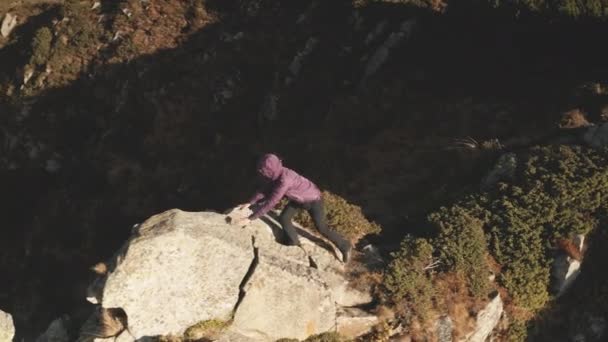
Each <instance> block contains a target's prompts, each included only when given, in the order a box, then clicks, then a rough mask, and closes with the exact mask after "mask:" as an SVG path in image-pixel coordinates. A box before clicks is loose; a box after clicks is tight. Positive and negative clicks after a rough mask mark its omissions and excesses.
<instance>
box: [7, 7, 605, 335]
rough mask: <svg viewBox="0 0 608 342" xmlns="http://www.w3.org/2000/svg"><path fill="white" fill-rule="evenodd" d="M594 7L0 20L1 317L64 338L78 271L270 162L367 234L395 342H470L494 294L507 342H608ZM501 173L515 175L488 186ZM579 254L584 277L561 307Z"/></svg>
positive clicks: (19, 13) (83, 305)
mask: <svg viewBox="0 0 608 342" xmlns="http://www.w3.org/2000/svg"><path fill="white" fill-rule="evenodd" d="M606 8H607V6H606V4H604V2H603V1H589V2H585V3H584V4H582V2H570V1H564V2H558V1H547V2H545V1H513V2H496V3H491V4H490V3H486V2H483V1H480V2H474V1H464V0H461V1H453V2H442V1H428V2H427V1H407V2H406V1H354V2H353V1H345V0H331V1H313V0H298V1H289V2H277V1H267V0H250V1H248V0H223V1H215V0H120V1H104V0H100V1H88V0H87V1H80V0H65V1H59V0H57V1H51V0H49V1H42V0H22V1H6V2H2V4H0V16H2V17H1V18H0V20H4V18H6V15H7V14H10V15H11V16H16V26H15V27H14V29H12V30H11V31H10V33H8V34H7V35H6V36H0V61H2V63H1V65H0V112H1V113H2V116H0V176H1V177H0V189H2V190H3V191H2V192H1V193H0V205H1V207H2V208H4V209H5V210H4V213H5V214H4V220H5V224H4V229H3V230H2V238H0V272H1V273H2V275H3V279H8V281H2V282H0V309H2V310H3V311H6V312H10V313H11V314H12V316H13V320H14V322H15V326H16V330H17V338H18V339H19V340H21V338H23V339H25V340H26V341H29V340H35V338H36V337H37V336H38V335H40V334H41V333H42V332H43V331H44V330H45V329H46V327H47V326H48V325H49V323H50V322H51V321H53V320H54V319H55V318H57V317H60V316H61V315H65V314H67V315H70V316H71V317H73V318H74V319H73V320H74V330H77V329H78V327H79V326H80V324H81V323H82V322H81V321H84V320H85V319H86V317H88V315H89V313H90V310H91V307H90V304H89V303H87V302H86V301H85V296H84V295H83V294H84V293H85V292H86V288H87V286H88V285H89V283H90V282H91V281H92V279H93V278H94V275H93V274H92V272H91V271H90V270H89V268H90V266H92V265H94V264H96V263H97V262H99V261H100V260H107V259H109V258H110V257H111V256H112V255H113V254H114V253H115V251H116V250H118V249H119V247H120V246H121V245H122V244H123V243H124V241H126V240H127V239H128V238H129V236H130V234H131V227H132V226H133V225H134V224H136V223H140V222H143V221H144V220H146V219H147V218H149V217H151V216H152V215H155V214H158V213H160V212H163V211H165V210H168V209H171V208H180V209H183V210H188V211H206V210H216V211H224V210H225V209H227V208H230V207H231V206H233V205H235V204H237V203H241V202H242V201H243V200H244V199H245V198H246V197H247V196H249V195H250V193H251V191H252V190H253V188H254V186H255V177H254V165H255V158H256V157H257V156H259V155H260V154H261V153H263V152H266V151H273V152H276V153H278V154H279V155H281V156H282V157H283V160H284V162H285V164H286V165H287V166H289V167H291V168H294V169H296V170H298V171H300V172H301V173H302V174H304V175H306V176H307V177H309V178H311V179H313V180H314V181H315V182H316V183H318V184H319V185H320V186H321V187H322V188H323V189H324V190H326V191H328V193H327V195H326V196H338V197H339V198H343V199H345V200H346V201H347V202H348V203H350V204H352V205H355V206H358V207H360V208H361V210H362V213H363V215H364V216H365V219H362V220H366V221H367V220H369V221H373V222H375V223H377V224H378V225H379V226H381V228H382V229H381V232H380V233H377V231H375V230H374V234H369V235H368V236H365V237H363V238H362V239H361V240H360V241H359V245H358V247H359V250H360V251H361V249H362V247H363V246H364V245H365V244H368V243H371V244H373V245H375V246H377V247H378V249H379V251H380V253H381V255H382V257H383V258H384V260H385V263H384V264H383V265H382V266H380V267H378V268H375V269H370V270H366V271H365V272H369V274H368V275H369V278H371V279H366V280H365V281H369V282H371V283H373V286H374V290H375V300H376V304H379V305H380V304H381V305H382V306H386V307H389V308H390V310H391V312H393V314H394V316H395V317H393V318H391V319H390V320H389V321H390V322H389V323H387V324H390V325H391V328H395V327H396V326H398V325H401V326H402V327H406V328H405V332H404V334H408V336H410V337H411V338H413V339H414V340H416V341H418V340H420V341H424V340H425V338H431V337H430V336H431V335H432V334H431V333H430V332H429V331H430V330H429V329H430V328H429V326H430V324H431V323H432V322H434V321H435V320H436V318H437V317H438V316H440V315H442V314H444V313H446V312H448V311H449V314H450V315H451V316H452V317H453V318H452V319H453V320H454V321H458V317H459V318H460V321H458V322H455V323H454V325H455V326H457V327H458V329H461V330H463V331H456V330H457V329H455V331H454V332H453V333H452V336H456V337H463V336H465V335H466V332H467V331H469V330H470V319H472V317H475V315H476V314H477V313H478V312H479V311H480V310H481V308H483V307H484V305H486V304H487V303H488V302H490V301H491V299H492V298H494V295H495V294H496V293H499V294H500V295H501V298H502V300H503V301H504V302H505V311H506V315H505V316H504V317H508V319H504V320H502V323H501V325H500V326H499V327H498V328H497V329H496V331H495V334H494V337H495V338H497V339H499V340H516V341H518V340H526V339H529V340H539V341H544V340H552V341H561V340H572V339H573V338H574V337H576V336H579V335H582V336H583V338H586V339H584V340H585V341H594V340H597V341H599V340H601V338H602V337H601V336H602V335H601V334H599V335H597V334H596V335H597V336H595V335H594V334H595V333H594V332H593V331H595V330H593V329H592V328H589V326H590V324H591V323H593V324H591V325H593V326H594V327H597V326H598V325H599V326H601V325H602V324H604V325H605V324H607V323H606V322H605V318H604V323H601V318H602V317H606V313H608V300H607V299H606V295H607V293H608V292H607V291H608V289H607V288H606V285H605V284H606V283H605V278H606V276H605V274H604V273H605V272H603V271H602V270H603V269H604V268H605V260H606V258H605V255H604V254H605V253H606V252H604V250H606V248H605V246H606V243H608V242H607V240H606V239H607V236H606V232H607V231H606V229H605V225H606V224H605V219H606V216H605V212H606V211H605V210H606V206H605V204H604V203H605V196H606V195H607V194H608V191H607V190H608V182H607V181H606V179H608V175H606V171H605V170H606V165H607V162H608V159H607V158H608V155H607V154H606V151H605V150H604V149H603V146H601V144H596V145H595V146H592V145H593V144H590V143H589V141H588V140H585V139H583V136H584V135H585V134H587V133H588V132H589V131H588V130H589V127H591V126H590V125H591V124H594V125H596V126H597V127H600V125H601V124H602V123H604V122H605V121H606V120H608V82H607V80H608V67H606V60H608V59H607V57H608V48H607V47H606V46H605V44H603V40H602V38H603V37H605V36H606V33H608V26H607V25H606V23H605V22H604V19H603V17H604V15H605V13H606ZM506 153H513V154H514V155H515V156H516V157H515V158H516V160H517V162H515V166H514V168H513V170H512V172H510V173H509V176H508V177H503V178H499V179H497V180H496V181H494V182H487V183H485V182H484V179H487V175H488V174H489V173H490V171H491V170H492V169H493V167H494V165H496V163H497V162H498V161H499V160H501V158H503V159H502V160H503V161H504V157H503V156H504V155H505V154H506ZM332 194H333V195H332ZM332 203H336V206H341V205H343V204H342V202H340V200H335V202H332ZM349 210H350V209H349ZM350 213H352V212H350ZM349 215H352V214H349ZM357 218H358V216H357ZM336 220H337V219H336ZM300 221H305V218H300ZM303 223H305V222H303ZM378 230H379V229H378ZM370 232H371V230H370ZM577 235H585V236H586V241H588V242H587V243H586V244H585V246H584V248H583V250H584V251H582V252H581V251H580V250H579V252H580V253H582V254H584V256H581V255H579V256H576V255H572V253H574V254H576V253H575V252H571V254H569V255H570V256H572V257H577V258H578V259H581V260H584V262H583V263H582V269H581V270H582V271H581V275H580V276H579V277H578V278H577V280H576V281H575V282H574V283H573V284H572V286H571V287H570V288H569V289H568V291H567V292H566V293H565V294H563V295H561V296H560V297H559V298H557V297H556V293H555V291H552V289H551V288H552V286H553V283H552V280H551V279H550V269H551V266H552V264H553V262H554V260H555V258H554V257H555V255H557V253H558V252H559V251H560V250H572V248H570V249H568V247H564V246H566V245H571V244H572V241H573V239H574V238H575V236H577ZM358 238H359V237H358ZM457 241H460V242H463V243H462V244H461V245H458V244H457V243H456V242H457ZM435 261H439V264H437V265H439V266H437V265H434V264H433V262H435ZM429 265H434V266H433V267H430V268H427V267H428V266H429ZM435 266H436V267H435ZM359 276H361V275H359ZM412 289H423V290H424V291H421V293H418V294H414V293H412ZM427 290H428V291H427ZM454 317H457V318H456V319H455V318H454ZM598 317H600V318H598ZM79 320H80V321H79ZM590 322H591V323H590ZM598 322H599V323H598ZM381 330H382V327H379V328H378V333H377V334H375V335H374V337H371V335H370V336H368V337H367V338H369V339H371V338H376V339H378V340H381V338H382V331H381ZM385 330H386V329H385ZM389 330H390V329H389ZM589 331H591V332H589Z"/></svg>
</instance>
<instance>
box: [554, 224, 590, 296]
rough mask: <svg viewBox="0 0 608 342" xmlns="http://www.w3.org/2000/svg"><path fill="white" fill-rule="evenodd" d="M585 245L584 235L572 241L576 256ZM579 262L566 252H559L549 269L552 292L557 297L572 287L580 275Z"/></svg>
mask: <svg viewBox="0 0 608 342" xmlns="http://www.w3.org/2000/svg"><path fill="white" fill-rule="evenodd" d="M584 244H585V235H582V234H581V235H577V236H575V237H574V238H573V239H572V244H571V245H572V246H573V247H574V248H576V251H574V252H575V253H577V254H579V255H580V254H582V251H583V246H584ZM580 268H581V261H580V260H577V258H575V257H573V256H572V255H569V254H568V253H567V252H566V251H559V252H558V254H557V256H556V257H555V259H554V260H553V265H552V268H551V276H552V278H553V279H552V280H553V282H552V290H553V292H554V293H556V294H557V295H558V296H559V295H562V294H563V293H564V292H565V291H566V290H567V289H568V288H569V287H570V285H572V283H573V282H574V280H575V279H576V278H577V277H578V275H579V274H580V272H581V271H580Z"/></svg>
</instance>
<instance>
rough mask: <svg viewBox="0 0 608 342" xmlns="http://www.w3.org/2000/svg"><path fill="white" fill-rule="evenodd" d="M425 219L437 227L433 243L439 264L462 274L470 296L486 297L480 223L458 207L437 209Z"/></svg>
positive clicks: (487, 288) (486, 274)
mask: <svg viewBox="0 0 608 342" xmlns="http://www.w3.org/2000/svg"><path fill="white" fill-rule="evenodd" d="M478 209H479V208H478ZM479 210H481V209H479ZM429 221H431V222H432V223H434V224H435V225H436V226H437V227H438V228H439V236H438V237H437V239H436V240H435V241H434V243H433V244H434V245H435V246H436V247H437V249H438V250H439V257H440V261H441V264H442V265H443V266H444V267H447V268H448V269H449V270H450V271H455V272H456V273H458V274H460V275H462V276H463V277H464V278H465V279H466V280H467V284H468V287H469V290H470V292H471V294H472V295H473V296H475V297H478V298H481V297H484V296H486V295H487V294H488V291H489V288H490V284H489V280H488V276H489V274H490V272H489V271H488V267H487V265H486V254H487V244H486V237H485V234H484V231H483V222H482V221H481V220H480V219H479V218H476V217H473V216H471V215H470V214H469V213H468V211H467V210H466V209H464V208H462V207H459V206H453V207H451V208H449V209H447V208H441V209H440V210H439V211H437V212H435V213H433V214H431V215H430V216H429Z"/></svg>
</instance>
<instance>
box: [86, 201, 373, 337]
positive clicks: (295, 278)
mask: <svg viewBox="0 0 608 342" xmlns="http://www.w3.org/2000/svg"><path fill="white" fill-rule="evenodd" d="M246 214H247V213H246V212H243V213H238V212H237V213H234V212H233V213H231V215H246ZM226 218H227V216H226V215H223V214H219V213H215V212H184V211H181V210H177V209H173V210H169V211H166V212H164V213H161V214H158V215H155V216H153V217H151V218H149V219H148V220H146V221H145V222H143V223H142V224H141V225H138V226H136V227H135V228H134V229H133V232H132V236H131V238H130V239H129V240H128V241H127V242H126V243H125V244H124V246H123V247H122V248H121V249H120V250H119V251H118V252H117V253H116V255H115V256H114V257H113V258H112V260H110V261H109V262H108V263H107V266H108V272H107V274H106V275H105V276H103V277H101V278H99V279H97V280H96V281H95V282H94V283H93V284H92V285H91V287H90V289H89V299H90V300H91V301H93V302H96V303H99V304H101V306H102V307H104V308H122V309H123V310H124V311H125V313H126V315H127V321H128V328H129V331H130V333H131V334H132V335H133V337H134V338H135V339H140V338H143V337H146V336H157V335H169V334H172V335H181V334H183V333H184V331H185V330H186V329H187V328H188V327H190V326H192V325H194V324H196V323H197V322H200V321H205V320H211V319H219V320H232V324H231V325H230V327H229V328H228V329H227V332H226V336H225V337H224V340H227V341H229V340H232V339H233V338H230V336H242V337H244V338H246V339H248V340H250V341H271V340H276V339H279V338H298V339H303V338H306V337H307V336H309V335H312V334H317V333H321V332H325V331H333V330H335V329H336V328H337V326H336V322H337V312H338V309H339V308H340V307H341V306H352V305H358V304H364V303H367V302H369V301H370V299H371V298H370V296H369V294H367V293H362V292H360V291H356V290H353V289H350V288H349V287H348V282H347V281H346V279H345V278H344V276H343V272H344V270H343V265H342V263H341V262H339V261H338V260H337V259H336V257H335V254H334V252H333V251H330V250H329V248H327V246H326V245H323V244H322V243H319V241H314V237H312V236H311V237H310V239H307V238H306V235H304V234H303V236H302V237H303V239H302V243H303V248H299V247H291V246H284V245H282V244H280V243H278V242H277V240H280V237H279V236H278V235H279V234H281V230H280V228H279V227H278V226H277V225H276V222H274V221H272V219H270V218H269V217H265V218H264V220H256V221H254V222H252V223H251V224H250V225H249V226H247V227H245V228H243V227H240V226H235V225H230V224H229V223H227V221H226ZM311 239H312V240H313V241H311Z"/></svg>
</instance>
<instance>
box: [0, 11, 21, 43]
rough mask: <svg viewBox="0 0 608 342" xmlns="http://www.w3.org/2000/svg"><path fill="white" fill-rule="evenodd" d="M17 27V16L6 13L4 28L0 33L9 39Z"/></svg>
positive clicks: (3, 21) (3, 22)
mask: <svg viewBox="0 0 608 342" xmlns="http://www.w3.org/2000/svg"><path fill="white" fill-rule="evenodd" d="M15 26H17V16H16V15H12V14H10V13H6V15H5V16H4V20H2V28H1V29H0V32H1V33H2V37H4V38H6V37H8V36H9V35H10V34H11V32H12V31H13V29H14V28H15Z"/></svg>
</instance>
